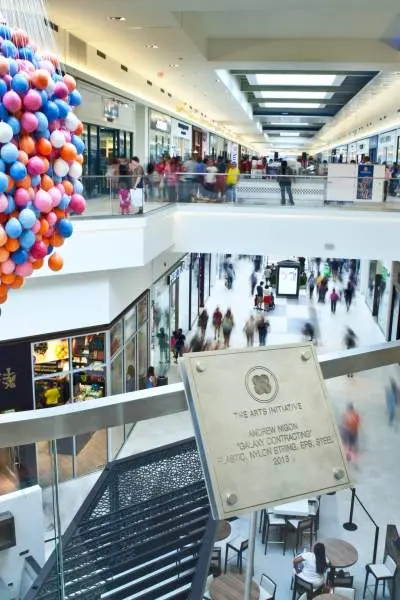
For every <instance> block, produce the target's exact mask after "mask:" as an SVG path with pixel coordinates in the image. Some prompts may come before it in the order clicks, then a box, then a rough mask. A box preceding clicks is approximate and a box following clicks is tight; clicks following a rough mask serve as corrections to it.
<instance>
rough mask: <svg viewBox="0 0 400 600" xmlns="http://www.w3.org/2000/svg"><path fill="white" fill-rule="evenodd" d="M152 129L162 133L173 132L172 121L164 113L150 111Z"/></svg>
mask: <svg viewBox="0 0 400 600" xmlns="http://www.w3.org/2000/svg"><path fill="white" fill-rule="evenodd" d="M150 129H154V130H155V131H161V132H162V133H170V132H171V119H170V117H168V116H167V115H163V114H162V113H157V112H154V111H153V110H152V111H150Z"/></svg>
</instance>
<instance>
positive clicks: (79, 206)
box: [68, 194, 86, 215]
mask: <svg viewBox="0 0 400 600" xmlns="http://www.w3.org/2000/svg"><path fill="white" fill-rule="evenodd" d="M85 208H86V200H85V198H84V197H83V196H82V195H81V194H72V197H71V202H70V203H69V206H68V209H69V210H70V211H72V212H74V213H76V214H77V215H81V214H82V213H83V211H84V210H85Z"/></svg>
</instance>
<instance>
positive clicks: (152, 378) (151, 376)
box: [144, 367, 158, 389]
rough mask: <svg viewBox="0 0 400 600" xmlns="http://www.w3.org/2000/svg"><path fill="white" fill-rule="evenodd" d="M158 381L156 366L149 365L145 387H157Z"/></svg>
mask: <svg viewBox="0 0 400 600" xmlns="http://www.w3.org/2000/svg"><path fill="white" fill-rule="evenodd" d="M157 383H158V382H157V376H156V374H155V373H154V367H149V368H148V369H147V375H146V379H145V384H144V387H145V389H150V388H153V387H157Z"/></svg>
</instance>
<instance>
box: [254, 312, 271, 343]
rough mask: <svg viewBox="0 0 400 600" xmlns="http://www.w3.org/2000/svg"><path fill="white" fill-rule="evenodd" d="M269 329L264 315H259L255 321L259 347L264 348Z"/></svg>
mask: <svg viewBox="0 0 400 600" xmlns="http://www.w3.org/2000/svg"><path fill="white" fill-rule="evenodd" d="M269 327H270V325H269V321H268V319H266V318H265V317H264V315H260V316H259V318H258V319H257V330H258V343H259V345H260V346H265V344H266V343H267V334H268V330H269Z"/></svg>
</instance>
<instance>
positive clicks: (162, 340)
mask: <svg viewBox="0 0 400 600" xmlns="http://www.w3.org/2000/svg"><path fill="white" fill-rule="evenodd" d="M157 339H158V345H159V349H160V362H161V363H162V362H163V358H165V362H166V363H167V362H169V357H168V348H169V343H168V336H167V334H166V332H165V329H164V327H160V331H159V332H158V333H157Z"/></svg>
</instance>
